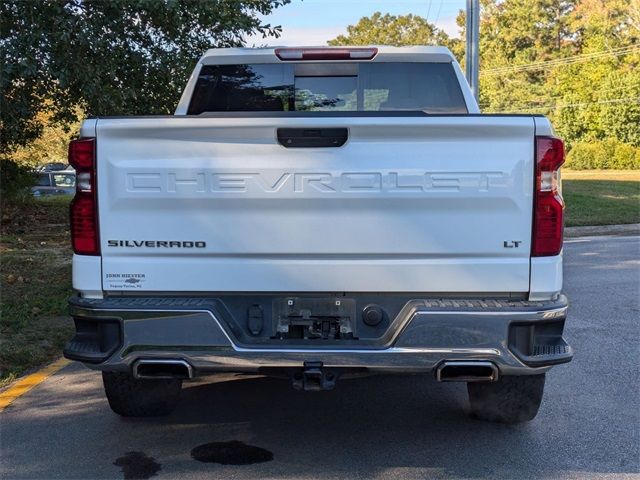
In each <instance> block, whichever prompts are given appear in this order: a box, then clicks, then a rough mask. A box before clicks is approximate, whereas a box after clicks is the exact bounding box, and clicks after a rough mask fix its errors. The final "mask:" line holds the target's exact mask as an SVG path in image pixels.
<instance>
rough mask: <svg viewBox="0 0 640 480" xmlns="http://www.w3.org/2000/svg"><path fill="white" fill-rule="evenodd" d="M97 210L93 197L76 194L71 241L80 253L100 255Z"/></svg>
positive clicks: (72, 215)
mask: <svg viewBox="0 0 640 480" xmlns="http://www.w3.org/2000/svg"><path fill="white" fill-rule="evenodd" d="M96 220H97V212H96V205H95V202H94V200H93V198H92V197H91V196H89V195H86V194H80V195H78V194H76V197H75V198H74V199H73V201H72V202H71V242H72V243H73V251H74V252H75V253H77V254H79V255H99V254H100V245H99V239H98V229H97V227H96Z"/></svg>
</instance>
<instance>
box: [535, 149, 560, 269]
mask: <svg viewBox="0 0 640 480" xmlns="http://www.w3.org/2000/svg"><path fill="white" fill-rule="evenodd" d="M563 163H564V143H563V142H562V140H560V139H558V138H553V137H536V179H535V187H534V205H533V242H532V250H531V256H533V257H547V256H555V255H558V254H559V253H560V251H561V250H562V237H563V230H564V201H563V199H562V195H561V193H560V188H559V187H560V185H559V172H558V171H559V169H560V167H561V166H562V164H563Z"/></svg>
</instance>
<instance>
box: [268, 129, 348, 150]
mask: <svg viewBox="0 0 640 480" xmlns="http://www.w3.org/2000/svg"><path fill="white" fill-rule="evenodd" d="M347 138H349V130H348V129H346V128H279V129H278V143H279V144H280V145H282V146H283V147H286V148H313V147H324V148H327V147H341V146H342V145H344V144H345V142H346V141H347Z"/></svg>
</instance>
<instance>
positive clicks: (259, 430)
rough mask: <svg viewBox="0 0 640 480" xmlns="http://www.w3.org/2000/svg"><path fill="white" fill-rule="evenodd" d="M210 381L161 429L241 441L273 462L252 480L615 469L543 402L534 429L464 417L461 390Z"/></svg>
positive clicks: (391, 380) (378, 383) (190, 392)
mask: <svg viewBox="0 0 640 480" xmlns="http://www.w3.org/2000/svg"><path fill="white" fill-rule="evenodd" d="M210 380H211V381H210V382H209V383H195V384H185V388H184V390H183V396H182V400H181V404H180V406H179V408H178V410H177V411H176V412H175V413H174V414H173V415H172V416H171V417H169V418H167V419H166V420H161V421H162V422H166V423H168V424H173V425H194V426H198V427H197V428H199V430H200V431H199V434H198V437H199V438H202V439H205V438H206V439H207V441H208V442H225V441H227V442H228V441H236V440H241V441H246V442H247V443H250V444H252V445H255V446H257V447H260V448H265V449H267V450H269V451H270V452H273V462H269V463H268V464H263V465H262V466H261V468H259V469H258V470H256V471H243V472H242V476H243V477H247V478H261V477H262V476H265V475H269V476H271V475H273V476H277V477H281V478H287V477H301V476H305V475H308V476H310V477H318V476H320V477H335V478H355V477H362V478H372V477H377V476H394V477H395V476H403V477H404V476H407V477H414V476H419V477H421V478H424V476H425V475H427V476H429V477H441V476H445V477H448V476H456V477H459V476H464V477H471V478H498V477H503V478H516V477H517V478H534V477H535V478H540V477H541V476H545V475H548V476H554V477H555V476H558V474H559V472H562V471H564V472H568V471H572V472H576V471H586V472H593V471H603V470H602V469H604V471H618V470H616V468H615V467H614V465H606V462H604V463H603V462H602V458H601V459H600V460H601V461H600V462H599V463H598V464H597V465H594V464H593V463H592V461H588V460H586V461H583V460H585V459H588V458H589V455H586V456H585V459H583V458H581V457H582V456H581V455H579V452H577V451H576V452H574V453H577V454H578V455H569V454H568V453H569V452H570V451H571V450H572V449H574V448H579V446H578V444H577V442H576V445H573V443H574V441H575V438H576V437H575V432H571V431H568V430H566V431H563V430H562V428H560V429H558V426H559V425H560V426H561V424H559V423H558V422H557V421H556V420H554V419H553V418H550V417H549V415H548V412H546V411H545V407H544V404H543V407H542V409H541V412H540V416H539V417H538V418H537V419H536V420H534V421H533V422H532V423H529V424H523V425H517V426H508V425H497V424H492V423H486V422H481V421H476V420H472V419H470V418H468V417H467V416H466V415H465V410H466V409H467V398H466V387H465V385H464V384H439V383H437V382H435V381H434V380H433V379H431V378H430V377H425V376H402V377H368V378H359V379H351V380H343V381H341V382H339V383H338V386H337V388H336V389H335V390H333V391H328V392H299V391H294V390H292V389H291V386H290V385H289V384H288V382H287V381H286V380H281V379H272V378H255V377H254V378H242V377H237V376H235V377H234V376H227V377H217V378H216V377H213V378H212V379H210ZM149 421H150V420H149ZM145 422H146V421H145ZM154 422H157V420H155V421H154ZM127 423H128V422H127ZM550 431H553V436H550V434H549V433H550ZM550 438H553V441H549V440H550ZM194 446H195V445H194ZM585 453H586V452H585ZM611 463H612V464H613V463H615V462H614V461H612V462H611ZM541 465H542V466H543V467H542V469H541Z"/></svg>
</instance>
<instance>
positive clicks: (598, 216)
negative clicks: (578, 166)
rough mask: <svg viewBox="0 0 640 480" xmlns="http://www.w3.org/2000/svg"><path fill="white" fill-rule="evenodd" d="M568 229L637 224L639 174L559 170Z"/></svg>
mask: <svg viewBox="0 0 640 480" xmlns="http://www.w3.org/2000/svg"><path fill="white" fill-rule="evenodd" d="M562 194H563V196H564V200H565V203H566V205H567V209H566V225H567V226H568V227H574V226H582V225H616V224H623V223H640V171H639V170H631V171H617V170H584V171H579V170H578V171H576V170H563V171H562Z"/></svg>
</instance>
